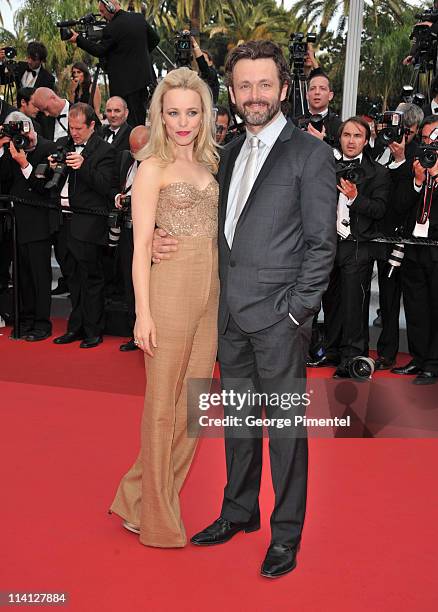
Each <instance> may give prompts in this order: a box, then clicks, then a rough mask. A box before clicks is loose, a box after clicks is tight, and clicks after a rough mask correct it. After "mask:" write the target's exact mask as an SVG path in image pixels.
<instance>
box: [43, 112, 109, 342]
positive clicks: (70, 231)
mask: <svg viewBox="0 0 438 612" xmlns="http://www.w3.org/2000/svg"><path fill="white" fill-rule="evenodd" d="M94 116H95V115H94V110H93V109H92V108H91V106H89V105H88V104H84V103H83V102H78V103H76V104H73V106H72V107H71V108H70V111H69V118H68V119H69V131H70V138H61V140H59V141H58V142H57V145H58V147H64V150H68V153H67V154H66V161H65V165H66V166H67V168H66V173H65V174H64V177H63V180H61V181H60V183H59V187H58V192H59V197H60V201H61V208H62V221H63V224H62V227H61V229H60V238H59V242H58V244H59V248H60V249H63V253H62V260H63V262H64V267H65V269H66V276H67V282H68V287H69V289H70V293H71V302H72V311H71V314H70V317H69V320H68V326H67V332H66V333H65V334H64V335H62V336H60V337H59V338H55V340H54V342H55V344H70V343H71V342H75V341H76V340H82V342H81V345H80V346H81V348H93V347H95V346H97V345H98V344H100V343H101V342H102V332H103V306H104V294H103V288H104V276H103V266H102V247H103V246H105V245H106V244H107V241H108V216H107V215H106V214H105V213H107V212H108V208H109V197H110V188H111V179H112V175H113V172H114V162H115V156H116V152H115V149H114V148H113V147H112V146H111V145H109V144H108V143H106V142H105V141H103V140H102V139H101V138H100V137H99V136H98V135H97V134H95V132H94V127H95V122H94ZM52 165H53V164H52ZM81 209H83V210H84V212H82V213H81ZM90 209H92V210H94V211H96V214H90V212H89V211H90ZM85 211H87V212H85Z"/></svg>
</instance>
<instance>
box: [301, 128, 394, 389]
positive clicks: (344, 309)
mask: <svg viewBox="0 0 438 612" xmlns="http://www.w3.org/2000/svg"><path fill="white" fill-rule="evenodd" d="M369 137H370V127H369V125H368V123H367V122H366V121H364V120H363V119H362V118H361V117H351V118H350V119H348V120H347V121H344V122H343V123H342V125H341V127H340V130H339V141H340V147H341V151H336V152H335V153H336V155H335V156H336V157H339V158H340V160H341V162H343V163H342V164H341V165H343V166H344V168H347V171H346V170H343V171H340V170H339V168H338V170H337V174H338V182H339V184H338V190H339V198H338V213H337V232H338V247H337V252H336V259H335V264H334V267H333V270H332V273H331V276H330V282H329V286H328V288H327V291H326V292H325V294H324V296H323V298H322V304H323V310H324V328H325V337H326V345H325V356H324V357H322V358H321V359H319V360H317V361H315V362H311V363H309V364H308V365H310V366H313V367H319V366H326V365H337V366H338V367H337V369H336V372H335V374H334V376H335V378H349V377H350V374H349V370H348V364H349V362H350V361H351V359H353V358H354V357H358V356H367V355H368V307H369V296H370V283H371V274H372V269H373V263H374V257H375V253H374V250H373V245H372V244H370V243H369V242H368V241H369V240H371V239H373V238H375V237H376V236H377V235H378V233H379V231H378V225H377V221H378V220H379V219H382V218H383V216H384V214H385V209H386V203H387V200H388V196H389V189H390V180H389V172H388V170H387V169H386V168H383V167H382V166H381V165H379V164H377V163H376V162H375V161H373V160H372V159H371V158H370V157H369V156H368V155H367V154H366V153H365V152H364V149H365V147H366V145H367V144H368V140H369ZM338 166H339V163H338ZM349 167H352V168H353V172H351V171H350V173H351V174H352V175H355V181H356V184H355V183H354V182H353V180H348V179H346V178H344V176H348V175H349V174H347V172H348V168H349Z"/></svg>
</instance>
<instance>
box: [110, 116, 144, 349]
mask: <svg viewBox="0 0 438 612" xmlns="http://www.w3.org/2000/svg"><path fill="white" fill-rule="evenodd" d="M149 134H150V128H148V127H146V126H144V125H137V126H136V127H135V128H134V129H133V130H132V131H131V133H130V135H129V150H128V151H121V152H120V153H118V155H117V160H116V173H115V178H116V180H117V184H115V185H114V205H115V207H116V208H118V209H122V208H125V209H126V210H125V214H123V215H122V218H121V231H120V238H119V242H118V249H117V250H118V262H119V264H120V269H121V272H122V277H123V285H124V290H125V300H126V306H127V309H128V322H129V327H130V329H131V337H130V339H129V340H128V342H125V343H123V344H121V345H120V350H121V351H122V352H127V351H135V350H137V346H136V345H135V344H134V336H133V333H134V325H135V296H134V286H133V284H132V257H133V255H134V240H133V235H132V216H131V206H130V204H129V205H127V201H128V198H129V200H130V197H131V187H132V183H133V182H134V178H135V175H136V174H137V168H138V164H139V162H137V161H136V160H135V159H134V155H135V154H136V153H138V152H139V151H140V149H142V148H143V147H145V146H146V145H147V143H148V141H149Z"/></svg>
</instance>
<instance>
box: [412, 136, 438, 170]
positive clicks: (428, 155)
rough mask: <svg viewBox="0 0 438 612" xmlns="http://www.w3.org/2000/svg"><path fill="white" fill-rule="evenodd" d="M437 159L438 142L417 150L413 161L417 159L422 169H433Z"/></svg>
mask: <svg viewBox="0 0 438 612" xmlns="http://www.w3.org/2000/svg"><path fill="white" fill-rule="evenodd" d="M437 157H438V142H432V143H431V144H427V145H422V146H420V147H418V149H417V155H416V156H415V159H418V161H419V162H420V164H421V165H422V166H423V168H426V169H429V168H433V166H434V165H435V164H436V161H437Z"/></svg>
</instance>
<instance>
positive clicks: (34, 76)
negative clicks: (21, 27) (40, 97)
mask: <svg viewBox="0 0 438 612" xmlns="http://www.w3.org/2000/svg"><path fill="white" fill-rule="evenodd" d="M4 53H5V52H4V51H3V50H2V49H0V64H1V62H3V60H4V59H5V55H4ZM46 60H47V49H46V47H45V45H43V43H40V42H30V43H29V44H28V45H27V51H26V61H25V62H17V63H16V64H14V65H13V66H14V67H13V69H12V71H11V70H10V69H9V67H7V68H6V70H5V66H2V65H0V83H1V84H4V83H6V82H8V81H13V82H14V83H15V85H16V87H17V89H20V87H35V88H37V87H49V88H50V89H54V88H55V77H54V76H53V75H51V74H50V72H49V71H48V70H46V69H45V68H44V66H43V64H44V62H45V61H46Z"/></svg>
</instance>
